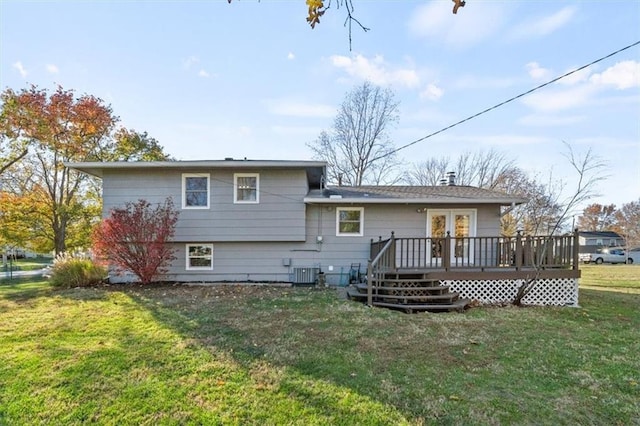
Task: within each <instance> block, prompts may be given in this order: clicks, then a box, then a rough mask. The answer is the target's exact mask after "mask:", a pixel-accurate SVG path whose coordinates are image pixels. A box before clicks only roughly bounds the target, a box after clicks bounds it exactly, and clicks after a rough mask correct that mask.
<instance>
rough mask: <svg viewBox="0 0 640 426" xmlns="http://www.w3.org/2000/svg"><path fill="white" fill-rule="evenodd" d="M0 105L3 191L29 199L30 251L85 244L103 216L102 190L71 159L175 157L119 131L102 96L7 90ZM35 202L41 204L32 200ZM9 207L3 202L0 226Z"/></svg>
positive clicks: (141, 136) (152, 143)
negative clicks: (99, 192)
mask: <svg viewBox="0 0 640 426" xmlns="http://www.w3.org/2000/svg"><path fill="white" fill-rule="evenodd" d="M0 101H1V105H0V142H1V144H0V179H1V180H0V183H1V184H2V187H1V188H0V191H2V192H9V193H11V194H13V195H14V196H15V197H22V199H24V200H25V203H20V204H19V205H22V206H24V207H25V208H24V212H23V216H24V218H25V222H26V223H30V224H31V225H30V226H31V229H30V232H31V234H30V240H27V241H23V243H25V244H24V245H25V246H33V245H37V246H38V248H39V249H40V250H43V249H45V248H46V249H47V251H48V250H54V251H55V252H56V253H61V252H64V251H66V250H67V249H68V248H69V247H68V243H70V242H71V243H72V247H78V246H82V245H86V244H87V243H88V242H89V240H90V227H91V225H92V224H95V223H96V222H97V221H98V220H99V217H100V216H99V215H100V211H101V207H100V200H99V197H97V194H96V190H95V188H96V185H95V182H93V181H92V178H91V177H89V176H87V175H86V174H82V173H79V172H77V171H74V170H70V169H68V168H66V167H65V166H64V163H65V162H78V161H109V160H125V161H126V160H129V159H134V160H135V159H147V160H152V159H153V160H166V159H168V156H167V155H166V154H164V153H163V152H162V147H160V146H159V145H158V144H157V141H155V140H153V139H152V138H149V137H148V136H147V135H146V133H143V134H138V133H136V132H134V131H132V130H122V129H120V130H118V131H117V132H116V130H117V129H116V124H117V122H118V117H116V116H115V115H114V113H113V111H112V109H111V107H110V106H109V105H107V104H105V103H104V102H103V101H102V100H101V99H100V98H97V97H95V96H92V95H86V94H85V95H81V96H76V94H75V93H74V91H73V90H65V89H63V88H62V87H60V86H59V87H58V88H57V89H56V90H55V91H54V92H52V93H49V92H48V91H47V90H46V89H40V88H38V87H36V86H31V87H30V88H28V89H22V90H19V91H15V90H13V89H6V90H5V91H4V92H3V93H2V94H1V95H0ZM145 142H148V143H147V144H145ZM92 189H93V197H90V196H88V194H90V193H91V192H92V191H91V190H92ZM33 197H35V198H33ZM33 199H36V200H38V205H37V206H35V205H34V203H33V202H31V203H29V200H32V201H33ZM36 207H37V208H36ZM6 209H8V207H6V205H5V204H3V205H0V222H2V220H3V219H2V217H3V214H2V212H3V211H4V210H6ZM4 216H6V215H4ZM27 219H29V220H27ZM0 225H1V223H0ZM36 241H38V244H35V242H36ZM42 241H48V244H45V243H42ZM0 243H1V242H0Z"/></svg>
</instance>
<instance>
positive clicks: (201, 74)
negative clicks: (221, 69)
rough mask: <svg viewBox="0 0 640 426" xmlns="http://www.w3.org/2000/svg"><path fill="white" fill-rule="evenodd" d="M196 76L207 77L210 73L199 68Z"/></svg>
mask: <svg viewBox="0 0 640 426" xmlns="http://www.w3.org/2000/svg"><path fill="white" fill-rule="evenodd" d="M198 77H203V78H209V77H210V75H209V73H208V72H207V71H205V70H200V71H198Z"/></svg>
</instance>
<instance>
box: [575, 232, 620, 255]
mask: <svg viewBox="0 0 640 426" xmlns="http://www.w3.org/2000/svg"><path fill="white" fill-rule="evenodd" d="M578 243H579V245H580V248H579V250H580V253H596V252H597V251H598V250H599V249H602V248H604V247H622V246H624V245H625V239H624V237H622V236H621V235H620V234H618V233H617V232H613V231H579V232H578Z"/></svg>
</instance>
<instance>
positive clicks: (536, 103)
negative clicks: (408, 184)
mask: <svg viewBox="0 0 640 426" xmlns="http://www.w3.org/2000/svg"><path fill="white" fill-rule="evenodd" d="M353 4H354V6H355V14H356V16H357V18H358V19H359V20H360V21H361V22H362V23H363V24H364V25H366V26H367V27H369V28H370V31H369V32H366V33H364V32H362V31H360V30H359V29H358V28H356V27H354V29H353V42H352V46H351V47H352V50H351V51H350V49H349V40H348V33H347V30H346V29H345V27H344V26H343V23H344V16H345V15H344V10H342V9H338V10H336V9H331V10H330V11H329V12H327V14H326V15H325V17H324V18H323V19H322V21H321V23H320V24H319V25H318V26H317V27H316V28H315V29H313V30H312V29H310V28H309V27H308V25H307V23H306V22H305V17H306V6H305V5H304V0H280V1H273V0H263V1H261V2H258V1H254V0H234V1H233V2H232V3H231V4H228V3H227V1H225V0H208V1H207V0H200V1H113V2H112V1H97V2H89V1H86V2H85V1H27V2H22V1H7V0H0V87H1V88H2V90H4V89H5V88H7V87H10V88H13V89H16V90H19V89H21V88H25V87H28V85H29V84H36V85H38V86H40V87H44V88H54V87H55V85H56V84H60V85H62V86H63V87H64V88H65V89H74V90H75V91H76V92H77V93H78V94H82V93H88V94H92V95H95V96H98V97H100V98H102V99H103V100H104V101H105V102H107V103H109V104H111V106H112V107H113V110H114V112H115V114H116V115H118V116H119V117H120V119H121V124H122V125H125V126H127V127H129V128H134V129H136V130H138V131H147V132H148V133H149V135H150V136H152V137H154V138H156V139H157V140H158V141H159V142H160V143H161V144H162V145H163V146H164V147H165V150H166V151H167V152H168V153H170V154H171V155H173V156H174V157H176V158H177V159H182V160H191V159H222V158H225V157H235V158H244V157H247V158H251V159H300V160H305V159H311V155H312V154H311V151H310V149H309V148H308V147H307V145H306V144H307V143H308V142H311V141H313V140H315V139H316V138H317V136H318V134H319V133H320V131H321V130H323V129H327V130H328V129H330V128H331V126H332V123H333V119H334V117H335V113H336V109H337V108H338V106H339V105H340V103H341V102H342V100H343V98H344V95H345V93H346V92H347V91H349V90H351V89H352V88H353V87H354V86H356V85H358V84H361V83H362V82H363V81H364V80H365V79H368V80H370V81H372V82H373V83H376V84H379V85H382V86H384V87H390V88H391V89H392V90H393V91H394V93H395V95H396V99H397V100H398V101H400V121H399V123H398V125H397V126H396V127H395V128H393V129H392V130H391V132H390V134H391V138H392V140H393V142H394V144H395V145H396V146H398V147H399V146H403V145H405V144H408V143H410V142H412V141H414V140H416V139H419V138H421V137H423V136H425V135H427V134H430V133H432V132H434V131H437V130H439V129H441V128H443V127H445V126H448V125H450V124H452V123H455V122H457V121H459V120H461V119H463V118H466V117H467V116H470V115H473V114H475V113H477V112H479V111H481V110H483V109H485V108H487V107H490V106H492V105H494V104H497V103H499V102H502V101H504V100H506V99H508V98H510V97H512V96H515V95H518V94H520V93H522V92H525V91H527V90H529V89H531V88H533V87H535V86H537V85H539V84H541V83H544V82H545V81H548V80H550V79H552V78H554V77H556V76H559V75H561V74H564V73H565V72H567V71H570V70H572V69H575V68H577V67H580V66H582V65H585V64H587V63H589V62H591V61H593V60H595V59H597V58H600V57H602V56H605V55H607V54H609V53H611V52H614V51H616V50H618V49H620V48H622V47H624V46H627V45H629V44H632V43H634V42H636V41H638V40H640V1H637V0H626V1H551V0H548V1H544V0H528V1H517V0H509V1H506V0H502V1H499V0H468V1H467V5H466V7H464V8H462V9H460V11H459V12H458V14H457V15H453V14H452V13H451V9H452V5H453V3H452V2H451V1H448V0H434V1H390V0H386V1H377V0H368V1H365V0H353ZM563 141H564V142H567V143H569V144H571V146H572V147H573V148H574V150H575V152H577V153H579V154H580V153H584V152H585V151H586V150H588V149H592V150H593V152H594V153H595V154H596V155H598V156H600V157H601V158H602V159H603V160H605V161H606V162H607V163H608V170H607V174H608V175H609V178H608V180H607V181H606V182H604V183H603V184H601V185H600V190H601V192H602V194H603V196H602V197H600V198H597V199H594V200H593V201H597V202H601V203H615V204H617V205H618V206H620V205H621V204H622V203H626V202H630V201H633V200H637V199H638V198H640V46H636V47H633V48H631V49H629V50H626V51H624V52H623V53H620V54H618V55H615V56H613V57H611V58H609V59H607V60H605V61H603V62H600V63H598V64H596V65H594V66H592V67H590V68H588V69H586V70H584V71H582V72H580V73H577V74H574V75H572V76H571V77H570V78H567V79H564V80H561V81H559V82H557V83H555V84H553V85H551V86H548V87H546V88H544V89H542V90H539V91H537V92H535V93H534V94H532V95H529V96H526V97H524V98H521V99H519V100H517V101H515V102H511V103H509V104H507V105H506V106H504V107H501V108H499V109H497V110H494V111H491V112H489V113H487V114H485V115H482V116H480V117H478V118H476V119H473V120H471V121H468V122H466V123H464V124H462V125H459V126H457V127H455V128H452V129H450V130H448V131H446V132H443V133H441V134H439V135H437V136H435V137H432V138H429V139H427V140H425V141H423V142H420V143H417V144H415V145H413V146H411V147H410V148H407V149H403V150H401V151H400V152H399V156H400V157H401V158H402V159H403V160H404V162H405V164H409V163H411V162H419V161H422V160H424V159H426V158H428V157H432V156H435V157H445V156H448V157H451V158H455V157H457V156H458V155H459V154H461V153H463V152H468V151H472V152H475V151H477V150H485V151H486V150H489V149H495V150H497V151H499V152H502V153H504V154H505V155H506V156H507V158H510V159H513V160H515V162H516V163H517V164H518V165H519V166H520V167H522V168H524V169H525V170H527V171H529V172H531V173H537V174H538V175H539V176H540V178H541V179H543V180H544V179H545V178H546V177H548V175H549V173H552V174H553V176H554V178H555V179H563V180H565V181H567V184H568V185H569V186H570V185H572V184H573V182H572V176H573V175H572V174H570V173H568V166H567V162H566V160H565V159H564V158H563V157H562V156H561V155H560V154H561V153H562V152H564V151H565V148H564V146H563Z"/></svg>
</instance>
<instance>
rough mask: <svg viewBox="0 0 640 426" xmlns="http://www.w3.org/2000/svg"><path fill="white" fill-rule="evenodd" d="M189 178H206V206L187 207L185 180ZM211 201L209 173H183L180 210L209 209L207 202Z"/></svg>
mask: <svg viewBox="0 0 640 426" xmlns="http://www.w3.org/2000/svg"><path fill="white" fill-rule="evenodd" d="M190 177H201V178H202V177H204V178H207V205H206V206H187V192H186V191H187V178H190ZM210 199H211V176H210V175H209V173H183V174H182V208H183V209H189V210H191V209H193V210H198V209H200V210H202V209H208V208H209V200H210Z"/></svg>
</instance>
